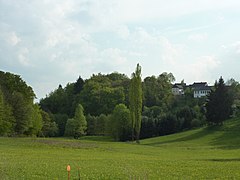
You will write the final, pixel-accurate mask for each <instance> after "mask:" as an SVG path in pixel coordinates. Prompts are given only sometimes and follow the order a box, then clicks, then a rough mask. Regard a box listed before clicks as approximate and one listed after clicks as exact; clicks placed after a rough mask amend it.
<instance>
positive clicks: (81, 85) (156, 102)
mask: <svg viewBox="0 0 240 180" xmlns="http://www.w3.org/2000/svg"><path fill="white" fill-rule="evenodd" d="M136 73H137V71H136ZM136 73H133V76H132V77H131V78H129V77H127V76H126V75H125V74H120V73H118V72H113V73H111V74H101V73H99V74H93V75H92V76H91V77H90V78H89V79H85V80H84V79H82V78H81V76H79V77H78V79H77V80H76V82H73V83H68V84H67V85H66V86H65V87H63V86H62V85H59V86H58V87H57V88H56V89H55V90H53V91H52V92H51V93H49V94H48V95H47V96H46V97H45V98H43V99H41V100H40V102H39V103H34V98H35V94H34V92H33V90H32V88H31V87H30V86H28V85H27V84H26V83H25V82H24V81H23V80H22V78H21V77H20V76H19V75H14V74H11V73H8V72H0V135H1V136H40V137H53V136H72V137H75V138H78V137H80V136H83V135H90V136H91V135H94V136H98V135H101V136H103V135H104V136H112V137H113V138H114V139H115V140H116V141H127V140H131V139H132V138H133V120H132V119H133V118H132V117H134V118H135V119H136V122H135V126H136V127H137V129H139V132H137V135H136V136H139V138H140V139H141V138H148V137H154V136H161V135H167V134H172V133H175V132H179V131H183V130H188V129H192V128H196V127H200V126H204V125H219V124H222V123H223V121H224V120H225V119H227V118H229V117H230V116H239V114H240V85H239V83H238V82H237V81H235V80H234V79H231V80H228V81H227V83H226V84H225V83H224V81H223V79H222V78H220V79H219V81H216V83H215V85H214V87H213V88H212V91H211V93H210V94H209V96H207V97H202V98H193V90H192V89H191V88H190V87H187V88H186V89H184V92H185V93H184V95H181V96H174V95H173V93H172V83H173V82H174V81H175V78H174V76H173V74H172V73H166V72H164V73H162V74H160V75H159V76H150V77H146V78H144V79H143V80H141V74H138V75H139V76H138V78H136V79H134V77H135V76H134V75H136ZM138 73H139V72H138ZM136 81H139V82H140V85H138V88H140V90H139V91H136V88H135V87H136V86H135V85H136V84H135V85H134V83H133V82H136ZM136 94H139V96H141V97H140V99H139V100H138V99H136V98H135V99H136V100H134V96H135V97H137V96H138V95H136ZM131 101H135V102H136V103H137V104H138V106H137V107H140V111H139V110H138V112H137V113H138V114H139V113H140V120H139V119H137V118H136V116H137V114H135V115H134V114H133V113H132V111H133V110H132V109H136V108H134V106H133V105H132V104H131ZM139 102H141V106H139ZM133 103H134V102H133ZM220 112H222V114H221V113H220ZM223 112H224V113H225V114H223ZM215 114H218V116H215ZM216 119H217V120H216ZM136 124H138V125H136ZM137 129H136V130H135V131H138V130H137Z"/></svg>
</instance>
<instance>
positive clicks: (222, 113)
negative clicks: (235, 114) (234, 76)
mask: <svg viewBox="0 0 240 180" xmlns="http://www.w3.org/2000/svg"><path fill="white" fill-rule="evenodd" d="M232 104H233V97H232V95H231V94H230V93H229V90H228V89H227V87H226V86H225V84H224V80H223V78H222V77H220V79H219V81H218V83H215V90H213V91H212V92H211V93H210V95H209V97H208V102H207V104H206V109H207V113H206V117H207V121H208V123H209V124H213V125H220V124H222V123H223V121H224V120H226V119H227V118H229V117H230V115H231V113H232Z"/></svg>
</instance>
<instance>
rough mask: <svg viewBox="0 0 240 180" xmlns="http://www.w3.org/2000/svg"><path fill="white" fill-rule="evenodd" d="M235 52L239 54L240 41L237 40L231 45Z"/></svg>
mask: <svg viewBox="0 0 240 180" xmlns="http://www.w3.org/2000/svg"><path fill="white" fill-rule="evenodd" d="M231 47H232V48H233V49H234V51H235V53H236V54H240V41H237V42H235V43H233V44H232V45H231Z"/></svg>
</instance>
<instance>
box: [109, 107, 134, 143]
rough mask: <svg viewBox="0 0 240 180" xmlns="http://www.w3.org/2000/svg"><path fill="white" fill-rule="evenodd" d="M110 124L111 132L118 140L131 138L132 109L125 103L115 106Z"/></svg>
mask: <svg viewBox="0 0 240 180" xmlns="http://www.w3.org/2000/svg"><path fill="white" fill-rule="evenodd" d="M110 124H111V125H110V127H111V134H112V136H113V137H114V139H115V140H116V141H126V140H130V137H131V121H130V111H129V109H128V108H127V107H126V106H125V105H124V104H119V105H117V106H116V107H115V108H114V110H113V113H112V116H111V121H110Z"/></svg>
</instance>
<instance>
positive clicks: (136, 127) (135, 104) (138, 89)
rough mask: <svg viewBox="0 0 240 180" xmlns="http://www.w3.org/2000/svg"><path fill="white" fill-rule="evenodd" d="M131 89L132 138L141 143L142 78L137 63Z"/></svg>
mask: <svg viewBox="0 0 240 180" xmlns="http://www.w3.org/2000/svg"><path fill="white" fill-rule="evenodd" d="M129 91H130V92H129V103H130V105H129V109H130V116H131V125H132V140H136V141H137V143H139V135H140V129H141V120H142V79H141V66H140V65H139V64H137V68H136V70H135V72H134V73H133V74H132V78H131V82H130V90H129Z"/></svg>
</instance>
